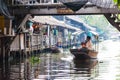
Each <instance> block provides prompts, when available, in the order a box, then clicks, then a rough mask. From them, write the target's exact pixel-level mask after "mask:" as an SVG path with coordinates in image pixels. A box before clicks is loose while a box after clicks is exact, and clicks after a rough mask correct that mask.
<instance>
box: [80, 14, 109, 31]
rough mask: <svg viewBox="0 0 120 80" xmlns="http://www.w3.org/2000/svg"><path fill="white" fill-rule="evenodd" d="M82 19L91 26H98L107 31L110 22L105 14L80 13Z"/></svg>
mask: <svg viewBox="0 0 120 80" xmlns="http://www.w3.org/2000/svg"><path fill="white" fill-rule="evenodd" d="M79 17H80V19H82V20H83V22H85V23H86V24H88V25H90V26H96V27H97V28H99V29H101V30H103V31H106V28H107V26H108V25H109V22H108V21H107V19H106V18H105V17H104V16H103V15H80V16H79Z"/></svg>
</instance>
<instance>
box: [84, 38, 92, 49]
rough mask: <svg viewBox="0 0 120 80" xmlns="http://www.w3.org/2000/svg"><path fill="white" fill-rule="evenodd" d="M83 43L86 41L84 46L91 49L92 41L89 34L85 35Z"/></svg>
mask: <svg viewBox="0 0 120 80" xmlns="http://www.w3.org/2000/svg"><path fill="white" fill-rule="evenodd" d="M85 43H86V47H87V48H88V49H89V50H92V41H91V37H90V36H87V38H86V41H85Z"/></svg>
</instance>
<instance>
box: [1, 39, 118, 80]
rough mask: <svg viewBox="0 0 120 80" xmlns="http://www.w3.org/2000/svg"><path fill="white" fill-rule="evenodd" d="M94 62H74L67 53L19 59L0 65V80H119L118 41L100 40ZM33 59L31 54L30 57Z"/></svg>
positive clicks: (92, 60)
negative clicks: (96, 57)
mask: <svg viewBox="0 0 120 80" xmlns="http://www.w3.org/2000/svg"><path fill="white" fill-rule="evenodd" d="M99 46H100V47H99V49H100V50H99V55H98V59H97V60H96V59H91V60H90V61H89V60H86V61H81V60H75V59H73V56H72V55H71V54H70V53H69V52H66V51H65V52H64V53H60V54H46V53H44V54H42V53H41V54H37V55H36V56H37V57H30V58H27V57H22V56H21V57H20V58H17V59H14V60H10V61H9V62H4V64H2V63H1V65H0V80H120V42H119V41H116V42H113V41H104V42H101V43H100V45H99ZM34 56H35V55H34Z"/></svg>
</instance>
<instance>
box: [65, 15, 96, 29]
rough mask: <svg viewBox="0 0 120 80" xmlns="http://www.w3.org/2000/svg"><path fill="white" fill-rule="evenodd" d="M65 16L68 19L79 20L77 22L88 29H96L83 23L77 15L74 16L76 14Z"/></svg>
mask: <svg viewBox="0 0 120 80" xmlns="http://www.w3.org/2000/svg"><path fill="white" fill-rule="evenodd" d="M66 17H68V18H69V19H72V20H74V21H77V22H79V23H82V24H83V26H85V27H86V28H88V29H90V30H94V31H95V30H96V29H95V28H93V27H91V26H89V25H87V24H86V23H84V22H83V21H82V20H81V19H80V18H78V17H76V16H66Z"/></svg>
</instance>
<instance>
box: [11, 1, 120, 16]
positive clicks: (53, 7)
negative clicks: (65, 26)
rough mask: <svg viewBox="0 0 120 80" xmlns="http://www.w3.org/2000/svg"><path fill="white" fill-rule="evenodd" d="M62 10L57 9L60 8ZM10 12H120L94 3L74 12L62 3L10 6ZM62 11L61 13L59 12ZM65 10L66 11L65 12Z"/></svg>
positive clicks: (38, 13)
mask: <svg viewBox="0 0 120 80" xmlns="http://www.w3.org/2000/svg"><path fill="white" fill-rule="evenodd" d="M62 9H63V11H59V10H62ZM11 10H12V11H11V12H14V14H33V15H48V14H50V15H54V14H58V15H59V14H72V15H75V14H105V13H113V14H115V13H120V10H118V9H117V8H101V7H97V6H95V5H91V4H90V5H89V4H87V5H85V6H84V7H82V8H81V9H80V10H78V11H76V12H72V13H71V11H70V9H68V8H67V7H66V6H65V5H63V4H58V3H57V4H39V5H37V4H36V5H19V6H17V5H16V6H11ZM61 12H62V13H61ZM66 12H67V13H66Z"/></svg>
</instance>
